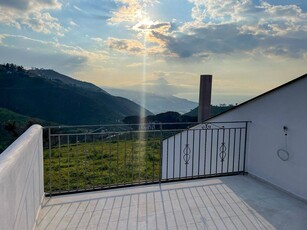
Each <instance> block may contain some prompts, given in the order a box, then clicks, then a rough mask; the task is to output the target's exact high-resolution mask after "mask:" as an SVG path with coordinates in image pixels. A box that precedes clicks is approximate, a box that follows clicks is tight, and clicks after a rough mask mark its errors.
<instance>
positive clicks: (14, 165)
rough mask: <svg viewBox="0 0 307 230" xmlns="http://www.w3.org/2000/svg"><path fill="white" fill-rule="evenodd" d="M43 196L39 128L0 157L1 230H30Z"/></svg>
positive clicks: (28, 131) (27, 133)
mask: <svg viewBox="0 0 307 230" xmlns="http://www.w3.org/2000/svg"><path fill="white" fill-rule="evenodd" d="M43 196H44V181H43V144H42V127H41V126H39V125H33V126H32V127H30V128H29V129H28V130H27V131H26V132H25V133H24V134H23V135H22V136H20V137H19V138H18V139H17V140H16V141H15V142H14V143H13V144H12V145H10V146H9V147H8V148H7V149H6V150H5V151H4V152H3V153H2V154H1V155H0V204H1V208H0V229H6V230H9V229H22V230H25V229H33V228H34V226H35V220H36V216H37V213H38V211H39V209H40V207H41V201H42V198H43Z"/></svg>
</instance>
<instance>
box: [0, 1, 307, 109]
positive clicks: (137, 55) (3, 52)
mask: <svg viewBox="0 0 307 230" xmlns="http://www.w3.org/2000/svg"><path fill="white" fill-rule="evenodd" d="M6 62H10V63H11V62H12V63H16V64H18V65H23V66H24V67H26V68H31V67H38V68H47V69H54V70H56V71H59V72H61V73H64V74H67V75H69V76H71V77H74V78H76V79H79V80H82V81H88V82H92V83H94V84H96V85H98V86H105V87H114V88H125V89H143V90H150V89H153V88H154V89H155V92H156V93H162V94H170V95H176V96H179V97H182V98H186V99H190V100H193V101H198V91H199V89H198V87H199V76H200V75H201V74H212V75H213V90H212V91H213V92H212V94H213V95H212V102H213V104H220V103H226V104H229V103H240V102H243V101H244V100H246V99H249V98H251V97H254V96H257V95H259V94H261V93H263V92H265V91H267V90H270V89H272V88H274V87H276V86H279V85H281V84H283V83H286V82H287V81H289V80H292V79H294V78H296V77H299V76H301V75H303V74H305V73H307V1H306V0H261V1H258V0H65V1H64V0H0V63H6ZM157 86H161V87H157Z"/></svg>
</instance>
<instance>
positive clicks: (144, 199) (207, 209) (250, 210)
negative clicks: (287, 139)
mask: <svg viewBox="0 0 307 230" xmlns="http://www.w3.org/2000/svg"><path fill="white" fill-rule="evenodd" d="M306 226H307V203H305V202H303V201H301V200H298V199H296V198H293V197H292V196H289V195H288V194H287V193H284V192H282V191H279V190H277V189H275V188H274V187H272V186H270V185H268V184H266V183H263V182H261V181H258V180H256V179H254V178H252V177H250V176H231V177H220V178H212V179H203V180H193V181H184V182H176V183H164V184H162V185H161V186H159V185H148V186H139V187H130V188H124V189H115V190H106V191H99V192H88V193H81V194H73V195H65V196H57V197H54V198H51V199H49V198H45V205H44V207H43V208H42V210H41V211H40V213H39V217H38V221H37V227H36V229H219V230H220V229H228V230H229V229H249V230H250V229H292V230H294V229H306Z"/></svg>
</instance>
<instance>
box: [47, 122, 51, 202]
mask: <svg viewBox="0 0 307 230" xmlns="http://www.w3.org/2000/svg"><path fill="white" fill-rule="evenodd" d="M48 141H49V196H50V197H51V195H52V191H51V130H50V128H48Z"/></svg>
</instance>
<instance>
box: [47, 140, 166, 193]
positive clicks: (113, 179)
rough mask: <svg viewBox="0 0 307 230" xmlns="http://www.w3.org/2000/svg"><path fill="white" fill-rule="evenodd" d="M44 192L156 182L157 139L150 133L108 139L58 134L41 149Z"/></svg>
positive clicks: (157, 164) (158, 154)
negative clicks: (48, 144)
mask: <svg viewBox="0 0 307 230" xmlns="http://www.w3.org/2000/svg"><path fill="white" fill-rule="evenodd" d="M44 170H45V171H44V175H45V178H44V181H45V190H46V192H50V191H52V192H63V191H75V190H84V189H93V188H105V187H111V186H116V185H125V184H133V183H141V182H150V181H157V180H158V179H159V175H160V138H159V137H155V136H153V135H151V136H150V135H146V134H145V135H144V136H143V137H139V136H137V135H135V134H129V135H128V136H127V135H125V136H123V135H113V136H111V137H110V136H109V138H108V139H106V138H101V137H98V136H97V135H93V136H91V137H89V136H86V137H84V136H79V135H75V136H69V137H68V136H61V137H58V136H56V137H54V138H53V139H52V148H51V151H49V149H45V151H44Z"/></svg>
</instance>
